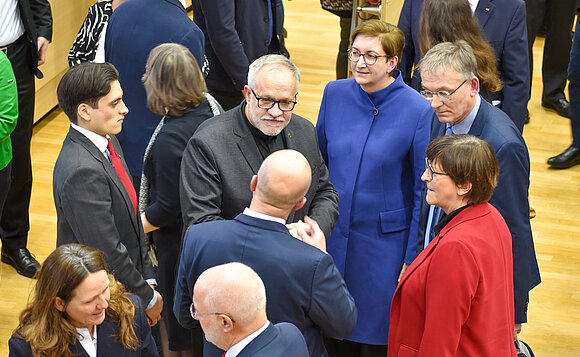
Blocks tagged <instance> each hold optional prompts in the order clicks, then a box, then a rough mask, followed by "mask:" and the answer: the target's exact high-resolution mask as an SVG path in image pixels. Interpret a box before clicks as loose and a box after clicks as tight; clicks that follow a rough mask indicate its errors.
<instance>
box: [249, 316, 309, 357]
mask: <svg viewBox="0 0 580 357" xmlns="http://www.w3.org/2000/svg"><path fill="white" fill-rule="evenodd" d="M238 357H309V354H308V349H307V348H306V341H304V336H302V333H301V332H300V330H299V329H298V328H297V327H296V326H294V325H292V324H290V323H288V322H280V323H278V324H276V325H273V324H271V323H270V325H269V326H268V327H267V328H266V329H265V330H264V331H262V333H261V334H259V335H258V336H256V338H254V339H253V340H252V341H251V342H250V343H249V344H248V345H247V346H246V347H244V349H243V350H241V351H240V353H238Z"/></svg>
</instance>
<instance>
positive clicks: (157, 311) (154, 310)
mask: <svg viewBox="0 0 580 357" xmlns="http://www.w3.org/2000/svg"><path fill="white" fill-rule="evenodd" d="M153 293H155V294H157V302H156V303H155V305H153V306H152V307H151V308H149V309H147V310H145V315H146V316H147V321H148V322H149V326H155V325H156V324H157V322H159V320H161V311H163V298H162V297H161V294H159V292H157V291H156V290H153Z"/></svg>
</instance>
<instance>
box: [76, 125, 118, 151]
mask: <svg viewBox="0 0 580 357" xmlns="http://www.w3.org/2000/svg"><path fill="white" fill-rule="evenodd" d="M70 126H71V127H72V128H73V129H75V130H76V131H78V132H79V133H81V134H83V135H84V136H86V137H87V139H89V140H90V141H91V142H92V143H93V144H95V146H96V147H97V149H99V151H100V152H102V153H103V154H104V155H105V156H107V154H106V152H107V145H108V144H109V136H108V135H107V136H102V135H99V134H97V133H95V132H92V131H90V130H88V129H85V128H82V127H80V126H78V125H77V124H74V123H71V124H70Z"/></svg>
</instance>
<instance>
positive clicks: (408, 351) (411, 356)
mask: <svg viewBox="0 0 580 357" xmlns="http://www.w3.org/2000/svg"><path fill="white" fill-rule="evenodd" d="M418 353H419V350H417V349H416V348H413V347H410V346H407V345H403V344H401V346H400V347H399V353H398V354H397V356H398V357H415V356H417V354H418Z"/></svg>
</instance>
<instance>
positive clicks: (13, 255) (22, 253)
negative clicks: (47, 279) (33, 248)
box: [2, 248, 40, 278]
mask: <svg viewBox="0 0 580 357" xmlns="http://www.w3.org/2000/svg"><path fill="white" fill-rule="evenodd" d="M2 263H6V264H10V265H12V266H13V267H14V268H16V271H17V272H18V274H20V275H24V276H25V277H27V278H34V277H36V273H38V271H39V270H40V264H39V263H38V262H37V261H36V259H34V258H33V257H32V256H31V255H30V252H29V251H28V249H26V248H20V249H16V250H14V251H12V252H7V251H5V250H4V249H2Z"/></svg>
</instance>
